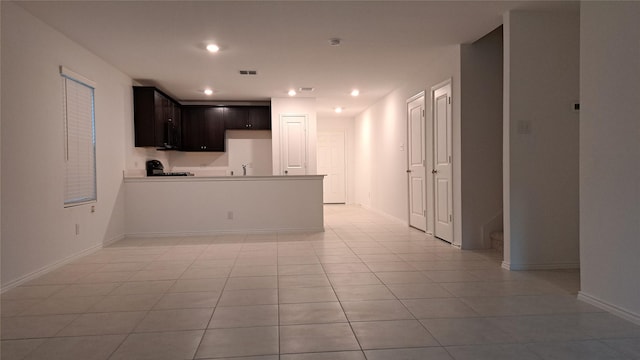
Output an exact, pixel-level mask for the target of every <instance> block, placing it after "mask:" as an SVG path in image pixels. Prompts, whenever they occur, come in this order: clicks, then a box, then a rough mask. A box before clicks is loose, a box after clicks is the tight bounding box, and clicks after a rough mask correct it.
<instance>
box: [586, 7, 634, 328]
mask: <svg viewBox="0 0 640 360" xmlns="http://www.w3.org/2000/svg"><path fill="white" fill-rule="evenodd" d="M580 11H581V17H580V27H581V29H580V36H581V40H580V59H581V62H580V67H581V69H580V92H581V94H580V97H581V99H580V100H581V110H580V180H581V182H580V263H581V268H580V269H581V270H580V275H581V276H580V278H581V291H580V296H579V297H580V298H581V299H583V300H587V301H589V302H590V303H592V304H595V305H598V306H600V307H602V308H604V309H606V310H609V311H613V312H614V313H617V314H619V315H622V316H624V317H626V318H627V319H629V320H632V321H635V322H636V323H638V324H640V281H638V274H639V273H640V262H639V261H638V255H639V254H640V166H638V165H639V164H640V160H639V159H640V110H639V108H638V94H640V67H639V65H638V64H640V32H638V19H639V18H640V3H638V2H589V1H587V2H582V3H581V10H580Z"/></svg>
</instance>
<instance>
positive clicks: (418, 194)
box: [407, 93, 427, 231]
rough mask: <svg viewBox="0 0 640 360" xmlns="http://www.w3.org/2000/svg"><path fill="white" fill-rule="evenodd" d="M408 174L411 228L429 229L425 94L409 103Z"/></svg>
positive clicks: (415, 97)
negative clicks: (426, 190) (426, 184)
mask: <svg viewBox="0 0 640 360" xmlns="http://www.w3.org/2000/svg"><path fill="white" fill-rule="evenodd" d="M407 132H408V133H407V150H408V151H407V163H408V169H407V173H408V175H409V226H412V227H414V228H416V229H420V230H422V231H425V230H426V229H427V207H426V201H427V196H426V193H425V189H426V186H425V183H426V182H425V180H426V176H425V175H426V171H425V169H426V161H425V160H426V157H425V136H426V131H425V114H424V93H421V94H419V95H417V96H414V97H413V98H411V99H410V100H409V101H408V103H407Z"/></svg>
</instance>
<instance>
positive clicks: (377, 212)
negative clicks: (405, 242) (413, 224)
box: [359, 204, 409, 226]
mask: <svg viewBox="0 0 640 360" xmlns="http://www.w3.org/2000/svg"><path fill="white" fill-rule="evenodd" d="M359 205H360V207H361V208H363V209H365V210H367V211H371V212H372V213H376V214H378V215H380V216H384V217H386V218H387V219H389V220H393V221H396V222H399V223H401V224H402V225H405V226H409V222H408V221H407V220H406V219H400V218H397V217H395V216H393V215H390V214H387V213H386V212H383V211H382V210H378V209H375V208H372V207H369V206H365V205H362V204H359Z"/></svg>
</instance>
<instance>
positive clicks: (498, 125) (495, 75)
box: [460, 27, 503, 249]
mask: <svg viewBox="0 0 640 360" xmlns="http://www.w3.org/2000/svg"><path fill="white" fill-rule="evenodd" d="M502 58H503V51H502V27H500V28H498V29H496V30H494V31H492V32H491V33H489V34H487V35H486V36H484V37H482V38H481V39H479V40H477V41H476V42H474V43H473V44H467V45H462V46H461V59H460V63H461V82H462V88H461V92H462V94H461V96H462V99H461V106H462V109H461V110H462V114H461V118H462V120H461V136H462V141H461V146H462V159H461V160H462V179H461V181H462V245H463V247H464V248H465V249H482V248H490V247H491V241H490V238H489V235H490V234H491V232H492V231H496V230H502Z"/></svg>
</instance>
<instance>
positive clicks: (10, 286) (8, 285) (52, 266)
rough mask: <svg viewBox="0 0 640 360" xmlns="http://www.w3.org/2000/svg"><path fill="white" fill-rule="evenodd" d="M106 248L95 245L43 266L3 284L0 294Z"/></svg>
mask: <svg viewBox="0 0 640 360" xmlns="http://www.w3.org/2000/svg"><path fill="white" fill-rule="evenodd" d="M122 238H124V236H118V237H115V238H113V239H109V240H108V241H112V242H116V241H118V240H120V239H122ZM104 246H105V245H104V244H97V245H94V246H92V247H90V248H88V249H85V250H82V251H79V252H77V253H75V254H72V255H69V256H67V257H66V258H64V259H62V260H59V261H56V262H54V263H53V264H49V265H47V266H43V267H41V268H40V269H38V270H35V271H32V272H30V273H28V274H26V275H23V276H20V277H19V278H17V279H15V280H12V281H10V282H8V283H6V284H2V288H0V293H4V292H5V291H8V290H10V289H13V288H14V287H16V286H20V285H22V284H24V283H26V282H28V281H31V280H33V279H35V278H38V277H40V276H42V275H44V274H47V273H50V272H52V271H54V270H56V269H58V268H60V267H62V266H63V265H66V264H68V263H70V262H72V261H74V260H77V259H79V258H81V257H83V256H86V255H89V254H91V253H93V252H96V251H98V250H100V249H102V248H103V247H104Z"/></svg>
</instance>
